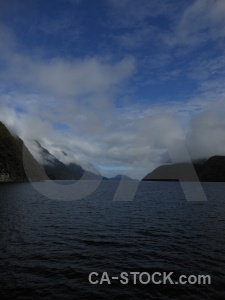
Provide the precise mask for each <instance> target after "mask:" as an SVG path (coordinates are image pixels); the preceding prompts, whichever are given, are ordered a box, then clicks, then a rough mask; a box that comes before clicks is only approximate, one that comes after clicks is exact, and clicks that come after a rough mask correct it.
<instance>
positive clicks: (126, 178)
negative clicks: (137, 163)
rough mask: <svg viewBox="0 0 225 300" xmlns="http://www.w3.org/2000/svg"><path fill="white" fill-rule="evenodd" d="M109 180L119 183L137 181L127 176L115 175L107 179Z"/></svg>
mask: <svg viewBox="0 0 225 300" xmlns="http://www.w3.org/2000/svg"><path fill="white" fill-rule="evenodd" d="M109 180H115V181H120V180H137V179H132V178H130V177H129V176H127V175H122V174H119V175H116V176H115V177H111V178H109Z"/></svg>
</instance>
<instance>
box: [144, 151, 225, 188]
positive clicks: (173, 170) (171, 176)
mask: <svg viewBox="0 0 225 300" xmlns="http://www.w3.org/2000/svg"><path fill="white" fill-rule="evenodd" d="M193 168H194V171H195V174H193ZM196 175H197V176H196ZM178 180H180V181H198V180H199V181H202V182H224V181H225V156H218V155H217V156H213V157H210V158H209V159H207V160H202V161H199V162H193V164H190V163H178V164H171V165H162V166H159V167H158V168H156V169H155V170H153V171H152V172H150V173H148V174H147V175H146V176H145V177H144V178H143V179H142V181H178Z"/></svg>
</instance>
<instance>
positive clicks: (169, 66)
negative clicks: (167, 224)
mask: <svg viewBox="0 0 225 300" xmlns="http://www.w3.org/2000/svg"><path fill="white" fill-rule="evenodd" d="M224 3H225V2H224V0H192V1H174V0H157V1H156V0H142V1H137V0H121V1H114V0H106V1H87V0H84V1H77V0H74V1H71V0H66V1H61V0H56V1H53V0H49V1H36V0H35V1H28V0H24V1H19V0H11V1H1V2H0V20H1V22H0V39H1V44H0V65H1V68H0V118H1V120H3V122H4V123H5V124H6V125H7V127H8V128H9V129H10V130H11V129H12V130H13V131H14V132H15V133H16V134H17V135H18V136H20V137H21V138H22V139H23V140H24V141H25V143H26V144H27V145H28V146H29V149H31V151H33V150H35V149H33V147H34V145H32V141H33V140H34V139H37V140H38V141H40V142H41V145H42V146H43V147H44V148H46V149H48V150H49V153H52V155H54V156H55V157H56V158H57V159H58V160H59V161H62V162H63V163H64V164H65V163H73V162H74V163H76V164H78V165H82V166H85V165H86V168H87V169H88V168H89V167H90V166H89V163H90V164H91V168H92V166H94V168H96V169H99V171H100V173H102V174H103V175H105V176H107V177H113V176H115V175H116V174H120V173H121V170H122V172H124V174H126V175H128V176H131V177H135V178H139V179H140V178H142V177H143V176H144V175H145V174H146V173H147V172H148V171H149V170H153V169H155V168H156V167H157V166H159V165H160V164H162V163H163V161H164V160H165V157H166V156H168V149H167V147H168V145H176V143H177V141H178V140H183V141H184V142H185V144H186V146H187V149H188V151H189V153H190V156H191V158H192V159H198V158H209V157H211V156H213V155H224V154H225V138H224V137H225V123H224V117H223V115H224V113H225V101H224V100H225V99H224V98H225V85H224V78H225V55H224V36H225V4H224ZM64 153H66V154H67V156H66V155H64ZM181 156H182V155H181ZM180 160H181V161H182V157H180ZM80 162H88V163H82V164H81V163H80ZM94 168H93V169H94ZM89 171H90V172H92V171H91V170H89ZM134 173H135V174H134Z"/></svg>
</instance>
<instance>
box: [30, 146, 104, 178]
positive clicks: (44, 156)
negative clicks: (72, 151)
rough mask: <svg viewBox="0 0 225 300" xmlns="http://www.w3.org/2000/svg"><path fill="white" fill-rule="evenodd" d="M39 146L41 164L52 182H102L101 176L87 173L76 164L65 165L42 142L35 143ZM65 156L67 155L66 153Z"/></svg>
mask: <svg viewBox="0 0 225 300" xmlns="http://www.w3.org/2000/svg"><path fill="white" fill-rule="evenodd" d="M35 142H36V144H37V146H38V152H39V156H40V157H41V164H42V165H43V168H44V170H45V172H46V174H47V175H48V177H49V178H50V179H52V180H79V179H82V180H102V179H103V177H102V176H101V175H100V174H99V175H98V174H94V173H92V172H90V171H85V170H84V169H83V168H82V167H81V166H79V165H77V164H76V163H70V164H68V165H66V164H64V163H63V162H62V161H60V160H59V159H57V158H56V157H55V156H54V155H52V154H51V153H50V152H49V151H48V150H47V149H45V148H44V147H42V145H41V144H40V142H38V141H35ZM64 155H67V154H66V153H64Z"/></svg>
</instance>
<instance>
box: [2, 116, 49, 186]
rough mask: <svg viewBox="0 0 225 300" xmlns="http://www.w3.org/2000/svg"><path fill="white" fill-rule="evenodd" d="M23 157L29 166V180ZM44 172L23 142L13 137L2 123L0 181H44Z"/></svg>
mask: <svg viewBox="0 0 225 300" xmlns="http://www.w3.org/2000/svg"><path fill="white" fill-rule="evenodd" d="M23 155H24V158H25V160H26V162H27V163H26V165H27V166H29V179H28V178H27V175H26V173H25V170H24V163H23ZM44 179H45V176H44V172H43V169H42V168H41V167H40V165H39V164H38V162H37V161H36V160H35V159H34V157H33V156H32V155H31V153H30V152H29V150H28V149H27V147H26V146H25V145H24V143H23V141H22V140H21V139H20V138H18V137H15V136H13V135H12V134H11V133H10V132H9V130H8V129H7V128H6V126H5V125H4V124H3V123H1V122H0V181H1V182H18V181H26V180H30V181H39V180H44Z"/></svg>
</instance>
